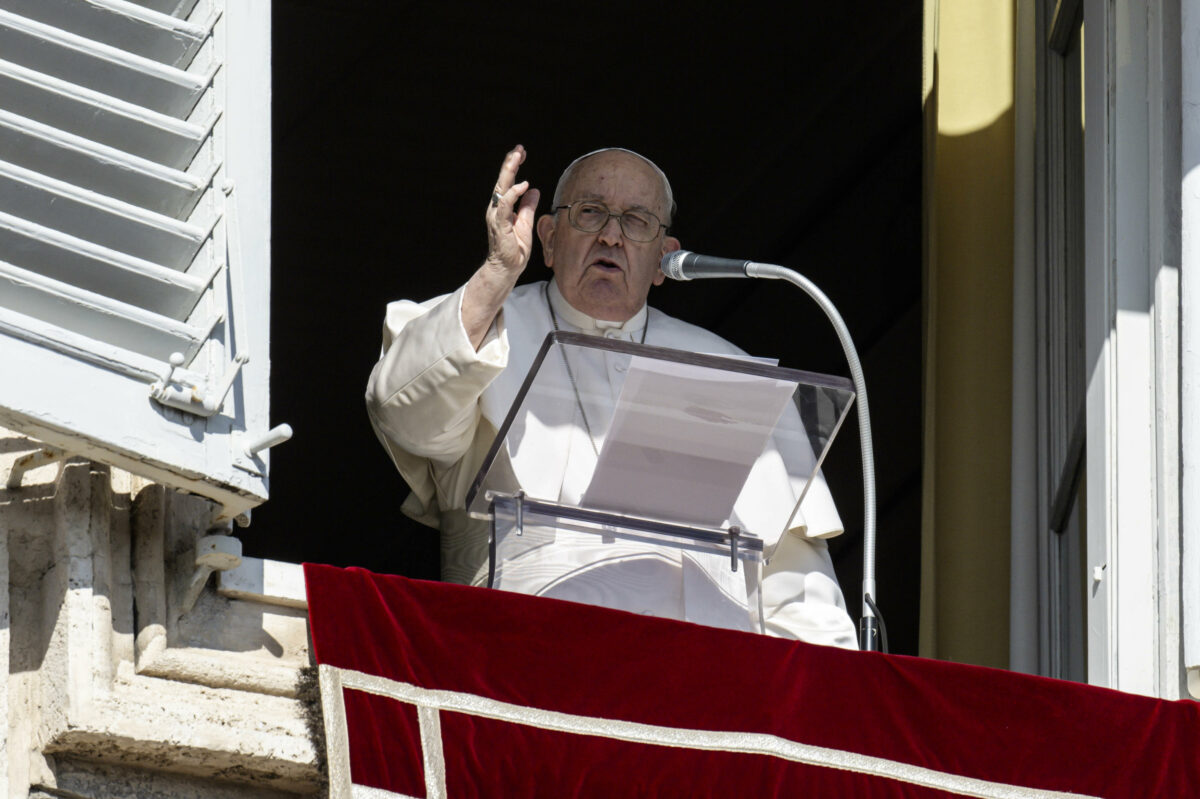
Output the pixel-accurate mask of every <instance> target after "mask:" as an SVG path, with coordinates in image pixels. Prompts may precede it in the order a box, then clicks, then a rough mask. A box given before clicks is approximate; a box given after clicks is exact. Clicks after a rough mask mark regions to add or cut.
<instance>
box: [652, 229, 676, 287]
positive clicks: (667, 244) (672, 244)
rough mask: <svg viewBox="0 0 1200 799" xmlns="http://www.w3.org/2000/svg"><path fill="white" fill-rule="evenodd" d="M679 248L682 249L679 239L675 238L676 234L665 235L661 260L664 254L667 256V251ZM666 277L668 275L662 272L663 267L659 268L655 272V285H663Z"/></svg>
mask: <svg viewBox="0 0 1200 799" xmlns="http://www.w3.org/2000/svg"><path fill="white" fill-rule="evenodd" d="M678 249H680V244H679V239H677V238H675V237H674V236H663V246H662V254H661V255H659V260H660V261H661V260H662V258H663V256H665V255H666V254H667V253H669V252H675V251H676V250H678ZM666 279H667V276H666V275H664V274H663V273H662V269H661V267H660V268H659V270H658V271H657V272H655V273H654V285H656V286H661V285H662V284H663V281H665V280H666Z"/></svg>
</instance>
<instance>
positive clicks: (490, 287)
mask: <svg viewBox="0 0 1200 799" xmlns="http://www.w3.org/2000/svg"><path fill="white" fill-rule="evenodd" d="M524 162H525V148H524V147H522V146H521V145H519V144H518V145H517V146H516V147H514V148H513V149H512V150H511V151H510V152H509V153H508V155H506V156H505V157H504V163H503V164H502V165H501V166H500V176H499V177H498V178H496V185H495V186H494V187H493V188H492V198H491V200H490V201H489V202H488V207H487V211H486V213H485V214H484V217H485V219H486V220H487V231H488V254H487V259H486V260H485V261H484V262H483V265H482V266H480V267H479V268H478V269H477V270H475V274H474V275H472V276H471V279H470V280H468V281H467V288H466V293H465V294H464V295H463V301H462V323H463V329H464V330H465V331H466V333H467V337H468V338H469V339H470V340H471V345H472V346H473V347H475V348H476V349H478V348H479V345H480V343H481V342H482V341H483V338H484V336H485V335H486V333H487V331H488V328H489V327H491V325H492V321H493V320H494V319H495V318H496V314H497V313H499V312H500V307H501V306H502V305H504V301H505V300H506V299H508V294H509V292H511V291H512V288H513V286H514V285H516V282H517V278H518V277H520V275H521V272H523V271H525V265H526V264H528V263H529V255H530V253H531V252H533V217H534V212H535V211H536V210H537V204H538V199H539V197H540V196H541V194H540V192H538V190H537V189H531V188H529V181H527V180H523V181H521V182H520V183H516V179H517V170H519V169H520V168H521V164H523V163H524Z"/></svg>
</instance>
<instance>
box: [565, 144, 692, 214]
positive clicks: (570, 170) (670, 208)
mask: <svg viewBox="0 0 1200 799" xmlns="http://www.w3.org/2000/svg"><path fill="white" fill-rule="evenodd" d="M610 152H618V153H628V154H629V155H632V156H633V157H635V158H640V159H641V160H642V161H645V162H646V163H647V164H649V165H650V168H651V169H653V170H654V172H655V174H657V175H658V178H659V180H661V181H662V187H663V196H665V197H666V199H667V217H668V218H667V219H666V220H665V221H666V223H667V224H668V225H669V224H670V223H671V219H672V218H673V217H674V216H675V210H676V208H675V194H674V193H673V192H672V191H671V181H669V180H667V173H666V172H663V171H662V170H661V169H659V168H658V164H656V163H654V162H653V161H651V160H650V159H649V158H647V157H646V156H644V155H642V154H641V153H635V152H634V151H633V150H627V149H625V148H624V147H601V148H600V149H599V150H592V151H591V152H590V153H584V154H583V155H581V156H579V157H578V158H576V159H575V160H574V161H572V162H571V163H569V164H567V168H566V169H564V170H563V173H562V175H561V176H560V177H559V179H558V185H557V186H555V187H554V204H553V205H552V206H551V208H558V207H559V206H560V205H562V194H563V189H565V188H566V186H567V181H568V180H569V179H570V178H571V175H573V174H575V168H576V167H578V166H579V164H580V162H582V161H585V160H586V159H588V158H591V157H592V156H593V155H599V154H600V153H610Z"/></svg>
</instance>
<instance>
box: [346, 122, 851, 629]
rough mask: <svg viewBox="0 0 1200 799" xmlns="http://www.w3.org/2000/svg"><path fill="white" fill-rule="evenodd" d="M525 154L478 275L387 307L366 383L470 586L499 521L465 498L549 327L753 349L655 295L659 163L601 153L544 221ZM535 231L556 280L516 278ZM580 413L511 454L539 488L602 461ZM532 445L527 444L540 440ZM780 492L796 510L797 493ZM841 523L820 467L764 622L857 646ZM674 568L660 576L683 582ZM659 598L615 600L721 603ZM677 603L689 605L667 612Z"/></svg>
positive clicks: (483, 577) (372, 412)
mask: <svg viewBox="0 0 1200 799" xmlns="http://www.w3.org/2000/svg"><path fill="white" fill-rule="evenodd" d="M524 160H525V149H524V148H523V147H521V146H520V145H518V146H517V147H516V148H514V149H513V150H512V151H511V152H509V153H508V155H507V156H506V157H505V159H504V163H503V165H502V166H501V169H500V175H499V177H498V179H497V181H496V185H495V187H494V191H493V194H492V198H491V202H490V203H489V204H488V207H487V211H486V220H487V230H488V243H489V252H488V256H487V259H486V260H485V261H484V262H483V264H482V265H481V266H480V267H479V268H478V269H477V270H476V271H475V273H474V274H473V275H472V276H471V278H470V279H469V280H468V281H467V283H466V284H465V285H464V286H461V287H460V288H459V289H458V290H457V291H455V292H454V293H453V294H449V295H446V296H443V297H439V298H436V299H434V300H430V301H428V302H424V303H414V302H409V301H400V302H394V303H391V304H390V305H389V306H388V309H387V319H386V321H385V325H384V335H383V354H382V357H381V358H380V360H379V362H378V363H377V364H376V365H375V368H374V369H373V370H372V372H371V378H370V382H369V384H368V386H367V409H368V414H369V416H370V419H371V423H372V425H373V426H374V428H375V431H376V433H377V434H378V436H379V438H380V441H381V442H382V443H383V445H384V447H385V448H386V449H387V451H388V454H389V455H390V456H391V458H392V460H393V462H394V463H395V464H396V467H397V468H398V469H399V471H400V473H401V475H403V477H404V479H405V481H407V483H408V485H409V486H410V488H411V489H412V493H411V494H410V495H409V497H408V499H407V500H406V501H405V504H404V511H405V513H407V514H408V515H410V516H412V517H413V518H415V519H417V520H419V521H422V522H424V523H426V524H429V525H430V526H433V527H437V528H439V529H440V530H441V548H442V576H443V579H446V580H449V581H452V582H458V583H469V584H473V585H482V584H486V582H487V576H488V524H487V522H484V521H480V520H478V519H472V518H470V517H469V516H468V515H467V513H466V510H465V507H464V505H465V499H466V494H467V491H468V489H469V487H470V485H471V482H472V480H473V479H474V477H475V475H476V474H477V473H478V471H479V469H480V466H481V465H482V463H483V461H484V458H485V456H486V454H487V451H488V449H489V448H490V446H491V444H492V442H493V440H494V439H495V437H496V431H497V430H498V429H499V428H500V426H501V425H502V423H503V420H504V417H505V415H506V414H507V413H508V410H509V407H510V406H511V404H512V403H513V400H514V399H515V397H516V395H517V391H518V390H519V388H520V386H521V383H522V381H523V380H524V378H525V375H526V373H527V371H528V369H529V367H530V365H531V363H532V361H533V359H534V356H535V355H536V352H537V350H538V348H539V347H540V346H541V344H542V341H543V339H544V338H545V336H546V335H547V333H549V332H550V331H552V330H555V329H557V330H563V331H571V332H582V333H586V334H590V335H597V336H605V337H608V338H614V339H621V340H625V341H632V342H644V343H646V344H652V345H656V346H661V347H670V348H673V349H682V350H689V351H694V352H705V353H714V354H718V355H743V354H744V353H742V351H741V350H739V349H738V348H737V347H735V346H733V345H732V344H730V343H729V342H727V341H725V340H724V339H722V338H720V337H719V336H717V335H715V334H713V333H710V332H708V331H706V330H704V329H703V328H700V327H696V326H695V325H690V324H687V323H686V322H682V321H680V320H677V319H673V318H672V317H669V316H667V315H666V314H663V313H661V312H660V311H658V310H656V309H653V308H650V307H649V306H648V305H647V304H646V297H647V295H648V294H649V292H650V287H651V286H657V285H660V284H661V283H662V282H663V280H664V279H665V278H664V275H663V274H662V272H661V271H660V270H659V263H660V262H661V259H662V257H663V256H664V255H665V254H667V253H669V252H672V251H674V250H677V249H679V247H680V244H679V241H678V239H676V238H675V237H674V236H670V235H668V232H667V231H668V226H669V225H670V222H671V218H672V214H673V211H674V200H673V197H672V193H671V186H670V183H669V182H668V181H667V177H666V175H665V174H664V173H663V172H662V170H660V169H659V168H658V167H657V166H655V165H654V164H653V163H652V162H651V161H649V160H648V159H646V158H644V157H642V156H640V155H638V154H636V153H633V152H631V151H629V150H624V149H620V148H609V149H604V150H599V151H596V152H594V153H589V154H587V155H585V156H582V157H581V158H579V159H576V160H575V161H574V162H572V163H571V165H570V166H568V167H567V169H566V170H565V171H564V172H563V174H562V177H561V178H560V179H559V182H558V186H557V189H556V191H555V194H554V200H553V204H552V207H551V209H550V213H548V214H545V215H543V216H541V217H540V218H537V220H536V224H535V210H536V208H537V204H538V199H539V196H540V195H539V192H538V190H537V189H533V188H530V186H529V183H528V181H521V182H519V183H518V182H517V172H518V170H519V169H520V166H521V164H522V163H523V162H524ZM535 229H536V232H537V235H538V237H539V238H540V239H541V242H542V250H543V253H544V256H545V261H546V265H547V266H548V267H549V268H550V269H551V270H552V271H553V273H554V274H553V280H551V281H550V282H549V283H534V284H529V285H523V286H520V287H516V288H514V286H515V284H516V281H517V279H518V277H519V276H520V275H521V273H522V272H523V271H524V269H525V266H526V265H527V264H528V262H529V257H530V252H531V250H532V245H533V234H534V231H535ZM574 369H575V372H574V374H572V380H573V381H578V383H580V384H583V385H585V386H586V385H591V384H594V383H598V382H599V383H602V382H604V381H613V382H614V384H619V380H620V375H617V374H606V367H605V361H604V359H603V358H602V357H601V358H598V359H596V360H595V361H594V362H589V361H585V360H580V361H578V362H577V363H576V364H575V367H574ZM575 419H576V421H575V423H574V424H572V425H569V426H566V428H565V429H563V430H560V431H559V432H556V433H553V434H547V435H546V441H545V442H544V443H542V442H537V447H538V448H541V449H542V450H544V451H545V453H546V456H545V457H544V458H541V459H537V458H535V459H529V458H526V459H525V461H526V462H525V463H522V464H515V463H514V466H517V467H519V468H516V469H515V472H516V474H517V477H518V479H521V480H525V479H526V477H527V478H528V479H529V480H530V481H531V482H534V481H536V482H538V483H539V484H541V485H544V484H546V481H547V480H550V481H551V484H552V485H554V486H556V487H558V488H559V491H560V495H561V496H563V497H567V498H568V499H570V498H571V497H568V496H567V495H569V494H571V493H572V492H577V491H578V484H579V481H578V480H573V479H572V476H571V472H572V471H576V472H578V471H579V469H580V468H581V467H580V464H581V463H582V464H584V466H583V467H582V468H583V469H584V470H585V471H586V470H587V469H589V468H592V467H594V465H595V457H594V453H595V452H596V449H597V446H596V445H597V441H596V439H595V436H596V431H593V430H590V429H586V427H587V426H588V421H587V415H586V413H584V408H583V404H582V403H579V408H578V414H577V415H576V416H575ZM600 435H601V436H602V432H601V433H600ZM523 447H524V448H526V451H527V452H528V451H529V450H528V447H529V442H528V441H527V442H525V444H524V445H523ZM589 453H590V454H589ZM585 456H586V457H585ZM549 471H553V472H554V474H549ZM585 477H586V476H585ZM573 483H574V485H573ZM583 483H584V484H586V479H585V480H584V481H583ZM773 501H777V502H780V503H785V504H786V505H787V506H788V508H789V509H790V506H791V505H792V504H793V503H794V496H792V495H791V494H790V493H789V494H788V495H787V496H781V497H779V498H778V499H777V500H773ZM841 532H842V524H841V520H840V518H839V517H838V515H837V511H836V509H835V508H834V506H833V502H832V499H831V498H830V496H829V492H828V489H827V488H826V487H825V484H824V481H823V479H821V478H820V477H819V476H818V478H817V479H816V480H814V483H813V486H812V487H811V488H810V489H809V491H808V493H807V494H806V495H805V498H804V501H803V502H802V503H801V506H800V512H799V513H797V514H796V515H795V517H794V519H793V521H792V526H791V529H790V530H787V531H784V532H782V534H781V535H779V536H778V538H777V539H772V538H770V537H767V538H766V540H765V542H764V543H765V545H766V550H767V552H766V554H767V555H768V557H769V562H768V564H767V565H766V566H765V567H764V570H763V578H762V586H761V592H762V597H761V598H762V608H763V622H764V626H765V629H766V631H767V632H768V633H771V634H774V635H779V636H782V637H786V638H799V639H801V640H804V641H809V642H812V643H820V644H833V645H836V646H843V647H847V648H855V647H856V646H857V643H856V635H855V630H854V625H853V622H852V621H851V620H850V617H849V615H848V614H847V612H846V608H845V601H844V599H843V597H842V593H841V590H840V589H839V588H838V584H837V579H836V577H835V575H834V571H833V564H832V561H831V560H830V557H829V552H828V549H827V546H826V544H825V541H824V539H825V538H828V537H831V536H834V535H837V534H839V533H841ZM619 545H620V544H618V546H619ZM546 557H551V558H553V557H563V555H562V554H561V553H559V554H556V555H549V554H547V556H546ZM567 557H568V558H571V557H573V558H576V559H578V558H580V557H587V554H586V552H585V553H577V554H575V555H568V556H567ZM622 562H627V563H633V564H636V563H637V558H636V557H633V558H631V559H629V560H627V561H623V559H622V558H613V559H610V562H609V563H608V565H607V567H606V570H597V571H596V572H595V575H593V576H594V577H596V576H597V575H598V577H596V578H597V579H601V580H608V579H611V580H613V582H614V584H615V585H620V584H622V579H621V575H619V574H617V573H615V572H612V569H613V568H614V564H615V565H616V567H617V568H619V567H620V564H621V563H622ZM586 565H587V564H581V563H575V562H572V563H569V564H568V563H562V564H558V563H552V562H548V563H543V564H541V568H540V570H539V573H540V574H545V573H546V571H547V569H549V570H550V571H554V570H556V569H561V570H562V571H564V572H566V571H570V572H571V573H572V574H576V573H584V572H586ZM677 565H678V564H677ZM676 571H678V569H676ZM713 573H714V574H715V570H713ZM663 574H664V579H663V580H659V581H658V582H661V583H665V582H670V581H671V580H673V579H677V580H679V581H683V577H682V576H680V577H678V578H672V577H670V574H669V572H664V573H663ZM643 575H644V572H643ZM655 579H656V580H657V579H658V578H655ZM700 582H701V583H704V581H703V580H701V581H700ZM553 584H554V581H553V580H550V581H548V582H544V583H543V584H542V586H541V587H539V586H537V585H531V586H529V587H528V590H529V591H530V592H532V593H542V594H544V595H550V596H555V595H559V596H566V597H569V596H570V594H569V593H565V594H561V593H560V594H556V593H555V592H554V591H553V590H551V586H552V585H553ZM543 589H544V590H543ZM689 592H690V593H689ZM647 593H648V595H647V596H644V597H629V598H627V601H625V602H618V603H616V606H618V607H626V608H628V609H632V610H644V611H648V612H653V613H655V614H656V615H670V616H676V617H678V618H700V619H703V617H704V612H703V606H704V605H705V604H710V603H711V600H712V597H711V596H709V597H706V596H703V595H700V594H702V593H703V591H702V590H697V589H696V588H695V587H694V584H693V587H692V588H689V589H686V590H685V589H684V588H680V587H678V586H671V585H665V584H663V585H656V587H655V590H653V591H649V592H647ZM674 602H678V603H680V607H679V608H677V609H676V608H671V607H668V606H669V605H670V604H671V603H674Z"/></svg>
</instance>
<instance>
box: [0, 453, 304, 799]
mask: <svg viewBox="0 0 1200 799" xmlns="http://www.w3.org/2000/svg"><path fill="white" fill-rule="evenodd" d="M38 448H39V444H38V443H37V442H34V441H31V440H29V439H26V438H24V437H22V436H19V435H16V434H13V433H8V432H7V431H3V430H0V479H3V478H7V476H8V474H9V471H10V468H11V465H12V463H13V462H14V461H16V460H17V459H18V458H20V457H22V456H25V455H28V454H30V453H32V452H35V451H37V450H38ZM218 511H219V508H217V507H216V506H215V505H213V504H212V503H211V502H209V501H208V500H204V499H200V498H198V497H194V496H189V495H184V494H180V493H177V492H175V491H171V490H168V489H164V488H163V487H162V486H160V485H155V484H150V483H147V482H145V481H143V480H140V479H139V478H136V477H133V476H131V475H129V474H126V473H124V472H120V471H117V470H110V469H109V468H108V467H106V466H102V465H99V464H95V463H90V462H88V461H84V460H80V459H74V460H66V461H63V462H60V463H55V464H51V465H47V466H43V467H41V468H37V469H33V470H31V471H29V472H28V473H27V474H26V475H25V477H24V480H23V483H22V486H21V487H20V488H18V489H13V490H10V489H4V488H0V659H2V660H0V662H6V663H8V666H9V668H8V671H7V680H6V682H5V683H2V684H0V796H2V797H8V798H9V799H16V797H22V799H23V798H24V797H26V796H35V797H52V796H53V797H89V799H108V798H109V797H112V798H113V799H115V798H116V797H131V796H138V797H160V796H161V797H181V798H182V799H191V798H192V797H196V798H197V799H198V798H199V797H213V798H214V799H216V798H217V797H219V798H220V799H226V798H227V797H228V798H229V799H233V798H234V797H250V796H254V797H284V796H298V795H309V796H311V795H315V794H320V793H323V792H324V789H323V782H322V777H321V774H320V770H319V768H318V765H317V764H318V758H317V754H316V751H315V749H314V747H313V744H312V741H311V736H310V734H309V729H308V726H307V725H306V721H305V714H304V708H303V707H302V704H301V702H300V700H299V699H298V698H297V691H298V679H299V676H300V669H301V668H303V667H305V666H307V665H309V653H308V638H307V618H306V613H305V611H304V610H303V609H302V608H296V607H281V606H279V605H276V604H270V603H268V602H261V601H254V600H248V599H230V598H227V597H224V596H220V595H218V594H217V593H216V592H215V591H214V590H213V585H212V583H213V581H212V580H209V581H208V583H207V584H206V587H205V589H204V590H203V592H202V593H201V594H200V596H199V598H198V599H197V600H196V602H195V604H194V606H193V607H191V608H190V609H189V608H187V607H186V604H187V599H186V597H187V593H188V588H189V584H190V583H191V582H192V580H193V579H194V577H195V576H196V566H195V559H196V557H195V552H196V542H197V539H199V538H201V537H202V536H205V535H211V534H213V533H214V532H215V533H218V534H220V533H225V532H228V528H227V527H225V526H223V525H219V524H217V523H216V522H215V519H216V517H217V515H218Z"/></svg>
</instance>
